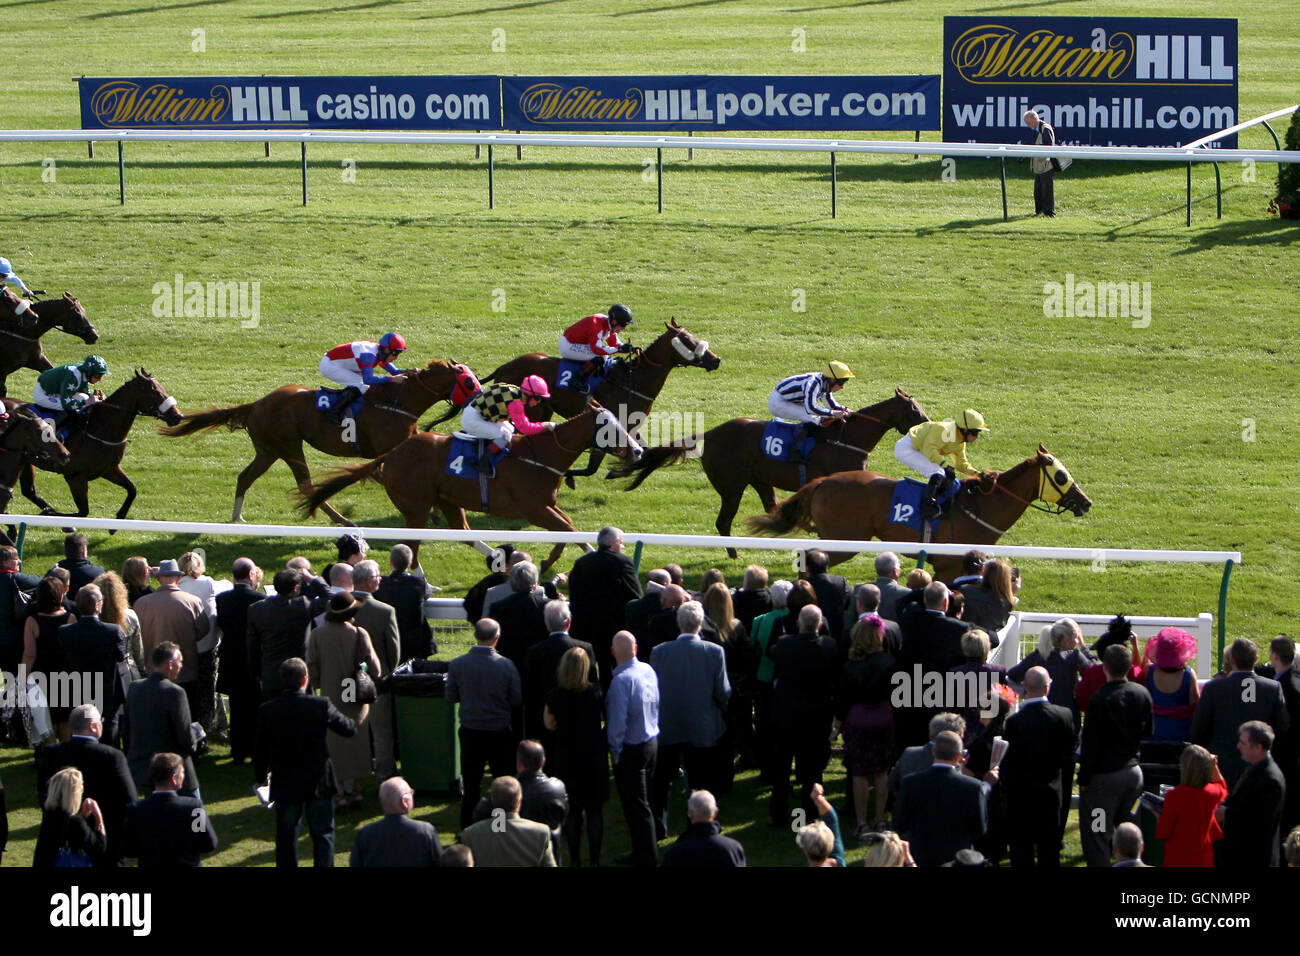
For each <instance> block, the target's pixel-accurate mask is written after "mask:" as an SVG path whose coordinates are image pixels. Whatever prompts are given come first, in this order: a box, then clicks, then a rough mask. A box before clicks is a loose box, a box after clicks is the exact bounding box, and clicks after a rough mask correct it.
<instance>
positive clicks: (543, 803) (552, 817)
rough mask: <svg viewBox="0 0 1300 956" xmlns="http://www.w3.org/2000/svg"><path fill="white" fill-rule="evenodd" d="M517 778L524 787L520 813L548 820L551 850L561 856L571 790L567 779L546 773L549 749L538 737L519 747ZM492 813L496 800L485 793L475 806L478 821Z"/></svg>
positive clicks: (516, 752) (516, 755)
mask: <svg viewBox="0 0 1300 956" xmlns="http://www.w3.org/2000/svg"><path fill="white" fill-rule="evenodd" d="M515 779H516V780H518V781H519V788H520V789H521V790H522V791H523V803H522V804H521V805H520V807H519V816H521V817H522V818H523V819H525V820H532V821H534V822H536V823H544V824H546V827H547V829H549V830H550V831H551V852H552V853H553V854H555V857H556V859H557V860H558V859H559V852H560V830H561V828H562V827H563V826H564V818H565V817H567V816H568V815H569V793H568V790H567V789H566V788H565V786H564V781H563V780H560V779H559V778H558V777H551V776H548V775H547V774H546V749H545V748H544V747H543V746H542V745H541V743H539V742H538V741H536V740H522V741H520V742H519V746H518V748H516V750H515ZM491 815H492V802H491V800H489V799H488V798H487V797H484V798H483V799H482V800H480V801H479V802H478V806H477V807H475V808H474V822H475V823H477V822H478V821H479V820H486V819H487V818H488V817H490V816H491Z"/></svg>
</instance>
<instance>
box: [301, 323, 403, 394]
mask: <svg viewBox="0 0 1300 956" xmlns="http://www.w3.org/2000/svg"><path fill="white" fill-rule="evenodd" d="M405 351H406V340H405V339H404V338H402V336H401V335H400V334H399V333H397V332H388V333H386V334H385V335H384V336H383V338H381V339H380V340H379V341H378V342H368V341H366V340H364V339H362V340H359V341H356V342H347V343H344V344H343V345H336V346H334V348H332V349H330V350H329V351H328V352H326V353H325V355H324V357H323V358H322V359H321V360H320V373H321V374H322V375H324V376H325V377H326V378H327V379H329V380H330V381H331V382H337V383H338V384H340V385H346V386H347V387H346V388H345V389H344V390H343V392H342V394H341V395H340V396H339V400H338V403H337V404H336V405H335V406H334V407H335V408H336V409H346V408H347V407H348V406H349V405H350V404H351V403H352V402H353V401H355V400H356V399H358V398H360V397H361V396H362V395H364V394H365V393H366V390H367V389H369V388H370V386H371V385H375V384H377V383H379V382H382V381H384V379H383V378H381V377H380V376H378V375H376V374H375V369H376V368H382V369H383V370H384V371H385V372H387V373H388V374H389V376H390V378H389V381H401V380H402V376H403V375H405V374H406V372H405V370H403V369H400V368H398V367H397V366H395V365H393V363H392V361H391V359H393V358H394V357H396V356H397V355H399V354H400V353H402V352H405Z"/></svg>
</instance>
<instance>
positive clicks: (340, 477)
mask: <svg viewBox="0 0 1300 956" xmlns="http://www.w3.org/2000/svg"><path fill="white" fill-rule="evenodd" d="M386 457H388V456H387V455H383V456H381V457H379V458H376V459H375V460H374V461H369V462H366V463H365V464H364V465H350V466H348V467H346V468H340V469H338V470H337V471H333V472H330V474H329V475H328V476H327V477H326V478H325V480H324V481H322V482H321V483H320V484H318V485H317V486H316V487H315V488H314V489H313V490H312V493H311V494H304V493H303V492H302V491H297V492H295V496H296V497H297V498H298V504H297V509H298V510H299V511H301V512H302V513H303V514H306V515H314V514H315V513H316V510H317V509H318V508H319V507H320V506H321V505H323V504H324V503H325V502H326V501H328V500H329V499H330V498H333V497H334V496H335V495H336V494H338V493H339V492H340V491H342V490H343V489H344V488H347V487H349V486H351V485H355V484H358V483H359V482H366V481H370V480H371V479H374V478H382V477H383V470H384V458H386Z"/></svg>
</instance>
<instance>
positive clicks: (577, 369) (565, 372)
mask: <svg viewBox="0 0 1300 956" xmlns="http://www.w3.org/2000/svg"><path fill="white" fill-rule="evenodd" d="M612 361H613V358H612V357H611V358H606V359H605V361H604V364H603V365H601V367H600V371H598V372H592V373H591V374H590V375H587V374H584V373H583V369H584V368H585V367H586V365H587V363H586V362H579V361H576V360H575V359H566V358H562V359H560V367H559V370H558V371H556V373H555V387H556V388H563V389H568V390H569V391H570V392H577V393H578V394H579V395H590V394H591V393H592V392H594V391H595V390H596V389H597V388H598V387H599V386H600V383H601V382H603V381H605V376H606V375H608V374H609V363H610V362H612Z"/></svg>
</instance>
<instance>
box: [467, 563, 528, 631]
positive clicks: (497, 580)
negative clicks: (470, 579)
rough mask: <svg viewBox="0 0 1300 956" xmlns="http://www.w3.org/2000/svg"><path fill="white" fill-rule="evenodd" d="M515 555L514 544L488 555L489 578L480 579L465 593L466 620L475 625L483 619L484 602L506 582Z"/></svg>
mask: <svg viewBox="0 0 1300 956" xmlns="http://www.w3.org/2000/svg"><path fill="white" fill-rule="evenodd" d="M514 553H515V546H514V545H513V544H503V545H501V546H500V547H499V548H495V549H494V550H493V551H492V553H491V554H489V555H487V568H488V574H487V577H485V578H479V580H478V581H476V582H475V583H474V584H473V585H471V586H470V589H469V590H468V591H466V592H465V600H464V604H465V620H467V621H469V622H470V623H471V624H473V623H474V622H475V621H477V620H479V619H480V618H482V617H483V602H484V601H485V600H486V598H487V592H488V591H489V590H491V589H492V588H494V587H496V586H497V585H498V584H504V583H505V582H506V572H507V571H508V570H509V569H510V557H511V555H513V554H514Z"/></svg>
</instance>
